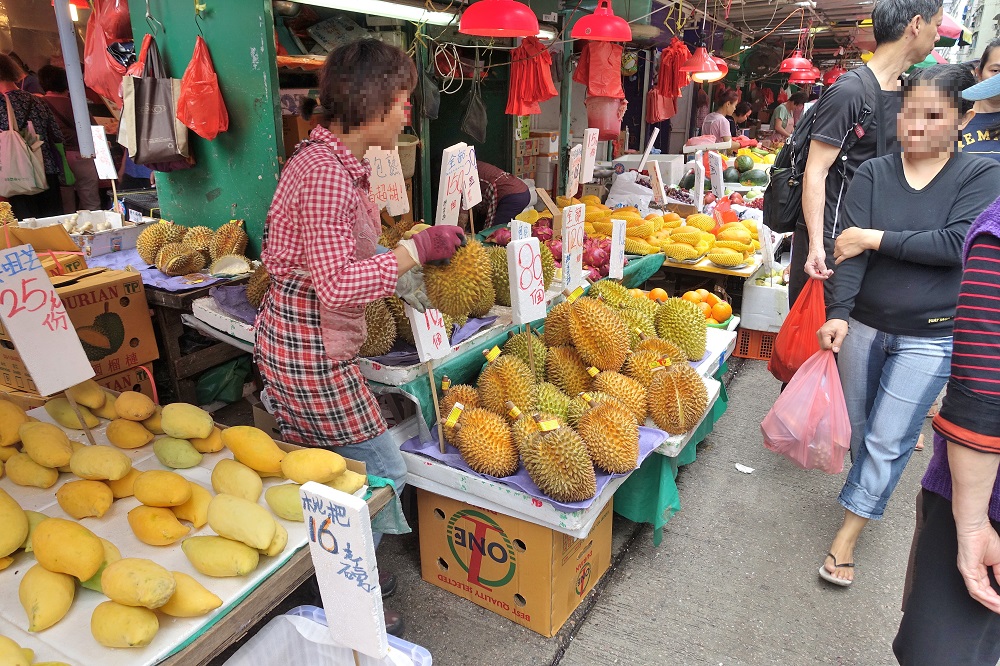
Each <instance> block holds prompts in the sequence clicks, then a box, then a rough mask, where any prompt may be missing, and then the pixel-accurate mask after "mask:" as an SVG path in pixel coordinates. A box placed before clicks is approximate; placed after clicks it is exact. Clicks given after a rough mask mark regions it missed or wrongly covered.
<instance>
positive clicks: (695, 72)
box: [678, 46, 722, 80]
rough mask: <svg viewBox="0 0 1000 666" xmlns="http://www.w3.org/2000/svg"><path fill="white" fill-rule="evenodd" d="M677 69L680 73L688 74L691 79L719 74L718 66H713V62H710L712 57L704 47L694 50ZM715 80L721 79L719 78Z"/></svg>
mask: <svg viewBox="0 0 1000 666" xmlns="http://www.w3.org/2000/svg"><path fill="white" fill-rule="evenodd" d="M678 69H680V71H682V72H687V73H688V74H690V75H691V78H692V79H693V78H694V77H695V76H712V75H713V74H718V73H719V66H718V65H717V64H715V61H714V60H712V56H710V55H708V49H706V48H705V47H704V46H699V47H698V48H696V49H695V50H694V54H693V55H692V56H691V57H690V58H688V59H687V61H686V62H685V63H684V64H683V65H681V66H680V67H679V68H678ZM717 78H722V77H721V76H720V77H717ZM713 80H716V79H713Z"/></svg>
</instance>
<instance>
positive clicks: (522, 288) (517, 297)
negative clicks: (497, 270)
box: [507, 238, 545, 325]
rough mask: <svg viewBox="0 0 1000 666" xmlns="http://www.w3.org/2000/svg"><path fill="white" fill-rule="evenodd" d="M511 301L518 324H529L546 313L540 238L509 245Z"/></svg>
mask: <svg viewBox="0 0 1000 666" xmlns="http://www.w3.org/2000/svg"><path fill="white" fill-rule="evenodd" d="M507 270H508V271H509V273H508V274H509V275H510V304H511V314H512V319H513V322H514V324H517V325H520V324H527V323H529V322H532V321H535V320H536V319H541V318H543V317H544V316H545V281H544V279H543V277H542V255H541V254H540V253H539V247H538V239H537V238H528V239H526V240H520V241H511V242H510V243H509V244H508V245H507Z"/></svg>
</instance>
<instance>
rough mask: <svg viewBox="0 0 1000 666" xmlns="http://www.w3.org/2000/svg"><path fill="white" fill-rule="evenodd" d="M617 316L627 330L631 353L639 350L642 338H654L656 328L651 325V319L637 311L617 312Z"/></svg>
mask: <svg viewBox="0 0 1000 666" xmlns="http://www.w3.org/2000/svg"><path fill="white" fill-rule="evenodd" d="M618 316H619V317H620V318H621V320H622V323H624V324H625V328H626V329H628V344H629V348H630V349H631V350H632V351H635V350H636V349H638V348H639V343H640V342H642V336H644V335H645V336H647V337H655V336H656V326H655V325H654V324H653V318H652V317H650V316H648V315H646V314H644V313H642V312H640V311H639V310H618Z"/></svg>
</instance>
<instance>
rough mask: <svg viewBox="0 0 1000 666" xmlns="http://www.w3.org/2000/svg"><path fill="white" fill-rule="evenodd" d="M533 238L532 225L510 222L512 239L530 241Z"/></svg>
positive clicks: (516, 221) (518, 221)
mask: <svg viewBox="0 0 1000 666" xmlns="http://www.w3.org/2000/svg"><path fill="white" fill-rule="evenodd" d="M529 238H531V225H530V224H528V223H527V222H522V221H520V220H511V221H510V239H511V240H528V239H529Z"/></svg>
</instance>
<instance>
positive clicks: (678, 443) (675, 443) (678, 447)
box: [646, 377, 722, 458]
mask: <svg viewBox="0 0 1000 666" xmlns="http://www.w3.org/2000/svg"><path fill="white" fill-rule="evenodd" d="M701 380H702V381H703V382H705V390H706V391H708V407H707V408H706V409H705V413H704V414H702V416H701V418H700V419H698V423H696V424H695V426H694V427H693V428H691V430H689V431H687V432H686V433H684V434H683V435H671V436H670V437H668V438H667V441H665V442H663V444H660V446H658V447H657V448H656V450H655V451H653V453H659V454H660V455H664V456H667V457H668V458H676V457H677V456H678V455H679V454H680V452H681V451H683V450H684V447H685V446H687V445H688V443H689V442H690V441H691V436H692V435H693V434H694V431H695V430H697V429H698V428H699V427H701V424H702V422H704V420H705V418H706V417H707V416H708V414H709V412H711V411H712V407H713V406H714V405H715V401H716V400H718V399H719V393H721V391H722V383H721V382H719V381H717V380H715V379H712V378H711V377H702V378H701ZM646 425H648V426H651V427H653V428H655V427H656V424H655V423H653V420H652V419H647V420H646Z"/></svg>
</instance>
